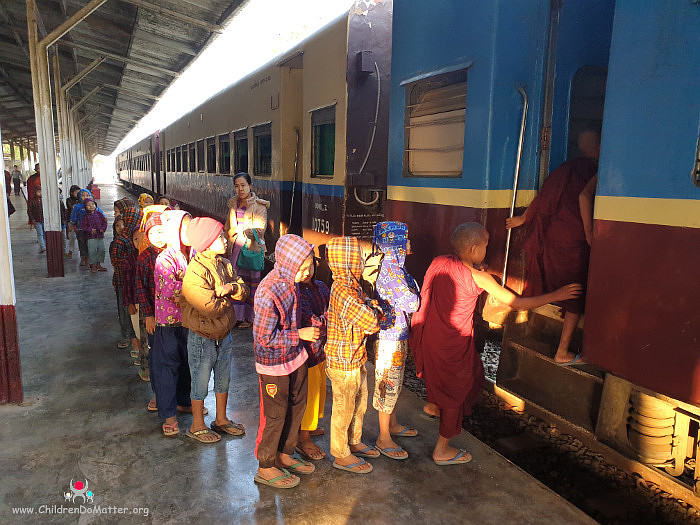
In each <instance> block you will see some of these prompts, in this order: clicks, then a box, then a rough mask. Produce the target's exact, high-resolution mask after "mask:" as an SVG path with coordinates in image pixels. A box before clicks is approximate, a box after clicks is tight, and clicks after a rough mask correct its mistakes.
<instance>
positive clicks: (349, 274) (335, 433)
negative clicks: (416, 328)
mask: <svg viewBox="0 0 700 525" xmlns="http://www.w3.org/2000/svg"><path fill="white" fill-rule="evenodd" d="M327 247H328V265H329V266H330V269H331V271H332V272H333V286H331V299H330V305H329V307H328V340H327V342H326V374H327V375H328V378H329V379H330V380H331V386H332V388H333V413H332V414H331V455H332V456H334V457H335V461H334V462H333V466H334V467H335V468H337V469H340V470H345V471H348V472H354V473H356V474H367V473H369V472H371V471H372V465H370V464H369V463H367V462H366V461H365V460H364V459H360V458H362V457H369V458H376V457H379V452H378V451H377V450H376V449H374V448H372V447H369V446H367V445H365V444H364V443H363V442H362V423H363V420H364V416H365V411H366V410H367V369H366V368H365V363H366V362H367V351H366V348H365V343H366V338H367V336H368V335H370V334H373V333H376V332H377V331H378V330H379V321H378V313H377V311H376V310H375V308H374V305H373V304H372V301H371V300H370V299H369V297H367V295H366V294H365V293H364V291H363V290H362V287H361V286H360V278H361V277H362V271H363V269H364V258H363V256H362V249H361V247H360V243H359V241H358V240H357V239H356V238H355V237H337V238H335V239H331V240H330V242H329V243H328V245H327ZM357 456H360V458H358V457H357Z"/></svg>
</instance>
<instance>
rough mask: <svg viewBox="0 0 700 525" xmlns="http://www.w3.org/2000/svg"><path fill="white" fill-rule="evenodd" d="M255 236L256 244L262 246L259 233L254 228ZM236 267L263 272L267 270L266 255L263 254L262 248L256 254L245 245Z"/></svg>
mask: <svg viewBox="0 0 700 525" xmlns="http://www.w3.org/2000/svg"><path fill="white" fill-rule="evenodd" d="M253 235H254V236H255V242H256V243H258V246H260V239H258V232H257V231H256V230H255V228H253ZM236 265H237V266H238V267H239V268H243V269H244V270H254V271H256V272H261V271H262V270H263V268H265V255H264V254H263V251H262V247H261V248H260V251H259V252H254V251H253V250H250V249H249V248H246V247H245V245H243V246H241V253H239V254H238V261H236Z"/></svg>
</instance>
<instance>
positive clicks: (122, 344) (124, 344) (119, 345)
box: [117, 339, 131, 348]
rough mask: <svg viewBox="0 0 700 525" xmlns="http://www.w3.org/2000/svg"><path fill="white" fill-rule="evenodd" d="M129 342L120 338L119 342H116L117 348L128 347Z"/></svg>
mask: <svg viewBox="0 0 700 525" xmlns="http://www.w3.org/2000/svg"><path fill="white" fill-rule="evenodd" d="M130 344H131V343H130V342H129V340H128V339H120V340H119V342H117V348H128V347H129V345H130Z"/></svg>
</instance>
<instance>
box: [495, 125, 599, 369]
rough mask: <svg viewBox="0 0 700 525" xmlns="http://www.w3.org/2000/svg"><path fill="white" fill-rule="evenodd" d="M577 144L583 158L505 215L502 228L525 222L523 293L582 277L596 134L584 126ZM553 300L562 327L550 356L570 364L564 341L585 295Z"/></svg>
mask: <svg viewBox="0 0 700 525" xmlns="http://www.w3.org/2000/svg"><path fill="white" fill-rule="evenodd" d="M578 147H579V150H581V152H582V153H583V157H581V158H578V159H574V160H569V161H566V162H565V163H564V164H562V165H561V166H559V167H558V168H557V169H556V170H554V171H553V172H552V173H551V174H550V176H549V177H547V180H546V181H545V182H544V184H543V185H542V189H541V190H540V192H539V194H538V195H537V197H536V198H535V200H533V201H532V204H530V206H529V207H528V208H527V210H525V213H523V214H522V215H520V216H516V217H513V218H511V219H508V220H506V227H507V228H517V227H518V226H521V225H523V224H525V225H526V226H527V236H526V238H525V244H524V250H525V253H526V266H525V289H524V290H523V295H525V296H533V295H539V294H542V293H545V292H551V291H552V290H556V289H557V288H559V287H560V286H563V285H564V284H566V283H571V282H577V283H583V284H585V283H586V281H587V280H588V259H589V256H590V243H591V233H592V230H593V198H594V196H595V186H596V183H597V176H596V174H597V172H598V156H599V155H600V134H599V133H598V132H596V131H584V132H583V133H581V134H580V135H579V137H578ZM558 305H559V306H561V307H562V309H563V310H564V326H563V328H562V333H561V338H560V340H559V346H558V348H557V351H556V354H555V355H554V360H555V361H556V362H557V363H561V364H566V363H574V362H576V361H578V360H579V359H580V356H579V355H576V354H574V353H573V352H571V351H569V345H570V343H571V338H572V336H573V334H574V329H575V328H576V325H578V322H579V319H580V317H581V314H583V310H584V305H585V295H581V296H580V297H577V298H576V299H572V300H570V301H562V302H560V303H558Z"/></svg>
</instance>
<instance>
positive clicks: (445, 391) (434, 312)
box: [409, 222, 581, 465]
mask: <svg viewBox="0 0 700 525" xmlns="http://www.w3.org/2000/svg"><path fill="white" fill-rule="evenodd" d="M488 242H489V234H488V232H487V231H486V229H485V228H484V227H483V226H482V225H481V224H478V223H475V222H468V223H464V224H460V225H459V226H457V228H455V230H454V232H452V237H451V238H450V243H451V245H452V249H453V250H454V253H455V255H442V256H440V257H437V258H435V259H434V260H433V262H432V263H431V264H430V267H429V268H428V272H427V273H426V275H425V281H424V283H423V290H422V291H421V305H420V308H419V310H418V312H416V313H415V314H414V316H413V320H412V322H411V335H410V338H409V345H410V347H411V350H412V351H413V354H414V356H415V361H416V370H417V372H418V376H419V377H421V378H422V379H423V380H424V381H425V386H426V390H427V394H428V402H429V403H432V404H434V405H436V407H437V409H438V410H439V413H440V435H439V437H438V440H437V444H436V445H435V449H434V450H433V460H434V461H435V463H436V464H438V465H455V464H460V463H467V462H468V461H470V460H471V454H469V452H467V451H465V450H458V449H456V448H454V447H451V446H450V444H449V440H450V439H451V438H453V437H455V436H457V435H459V433H460V432H461V431H462V417H463V416H468V415H471V410H472V405H473V404H474V401H476V397H477V395H478V393H479V390H480V389H481V385H482V384H483V381H484V367H483V365H482V363H481V358H480V357H479V354H478V353H477V351H476V346H475V343H474V309H475V307H476V302H477V299H478V298H479V295H480V294H481V292H483V291H484V290H486V291H487V292H489V293H490V294H492V295H493V296H494V297H496V298H497V299H498V300H499V301H502V302H503V303H505V304H507V305H509V306H511V307H512V308H514V309H520V310H525V309H529V308H536V307H537V306H541V305H543V304H547V303H548V302H550V301H560V300H566V299H572V298H574V297H577V296H578V295H579V294H580V293H581V285H578V284H570V285H568V286H565V287H563V288H560V289H559V290H557V291H555V292H553V293H549V294H545V295H542V296H538V297H529V298H523V297H518V296H517V295H515V294H513V293H512V292H510V291H509V290H507V289H505V288H503V287H501V286H500V285H499V284H498V283H497V282H496V281H495V279H494V278H493V277H492V276H491V275H490V274H489V273H487V272H485V271H482V270H480V269H479V267H480V266H481V264H482V262H483V260H484V257H485V256H486V247H487V245H488Z"/></svg>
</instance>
